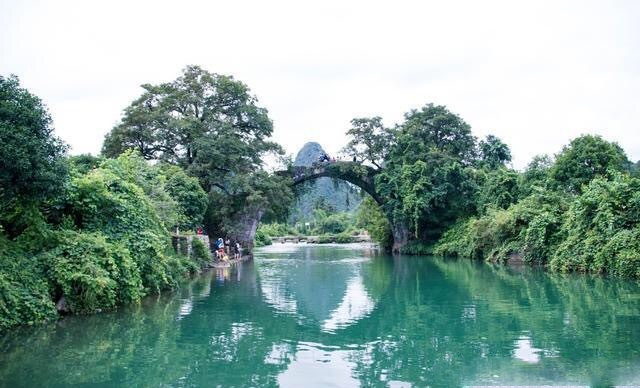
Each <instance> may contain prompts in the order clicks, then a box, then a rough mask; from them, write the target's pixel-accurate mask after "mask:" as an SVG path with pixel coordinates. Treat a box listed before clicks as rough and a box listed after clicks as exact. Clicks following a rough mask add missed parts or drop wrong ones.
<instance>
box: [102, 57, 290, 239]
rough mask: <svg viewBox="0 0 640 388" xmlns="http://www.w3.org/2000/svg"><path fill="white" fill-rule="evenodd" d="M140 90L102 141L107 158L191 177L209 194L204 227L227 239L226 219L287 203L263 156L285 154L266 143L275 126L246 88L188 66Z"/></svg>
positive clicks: (286, 190)
mask: <svg viewBox="0 0 640 388" xmlns="http://www.w3.org/2000/svg"><path fill="white" fill-rule="evenodd" d="M142 87H143V89H144V90H145V91H144V93H143V94H142V96H140V97H139V98H138V99H136V100H135V101H133V102H132V103H131V105H130V106H129V107H127V108H126V109H125V111H124V115H123V117H122V120H121V122H120V123H119V124H118V125H116V126H115V127H114V128H113V129H112V130H111V132H110V133H109V134H107V136H106V138H105V142H104V146H103V153H104V154H105V155H107V156H116V155H117V154H120V153H121V152H123V151H124V150H126V149H129V148H134V149H137V150H138V151H139V152H140V154H141V155H142V156H143V157H144V158H146V159H149V160H160V161H164V162H167V163H170V164H175V165H178V166H181V167H182V168H184V169H186V170H187V172H189V173H190V174H191V175H193V176H196V177H197V178H198V179H199V181H200V184H201V185H202V187H203V188H204V190H205V191H206V192H208V193H209V209H208V211H207V218H208V219H207V220H204V223H205V225H207V226H208V229H209V232H210V233H217V232H227V233H228V232H230V225H232V223H233V222H232V221H231V222H229V221H228V220H233V219H235V218H237V217H238V216H239V215H241V213H243V212H244V211H245V210H246V209H247V208H250V207H256V208H257V207H264V206H266V207H269V206H271V205H273V204H276V203H278V204H279V203H282V200H283V199H287V198H290V193H289V191H290V189H289V187H288V186H289V185H288V184H286V182H284V183H283V182H281V178H277V177H274V176H272V175H269V174H265V173H264V172H263V157H264V156H265V155H267V154H282V153H283V151H282V149H281V147H280V146H279V145H278V144H276V143H274V142H271V141H269V140H268V139H269V137H270V136H271V134H272V131H273V124H272V122H271V120H270V119H269V117H268V115H267V110H266V109H265V108H262V107H260V106H258V101H257V99H256V97H254V96H253V95H251V94H250V91H249V88H248V87H247V86H246V85H245V84H243V83H242V82H240V81H237V80H235V79H234V78H233V77H231V76H226V75H219V74H215V73H210V72H208V71H206V70H204V69H202V68H200V67H198V66H188V67H187V68H185V69H184V71H183V73H182V75H181V76H179V77H178V78H177V79H176V80H174V81H172V82H167V83H163V84H159V85H148V84H146V85H143V86H142ZM265 188H268V189H265ZM273 189H276V191H278V193H276V192H274V191H273ZM253 210H255V209H253Z"/></svg>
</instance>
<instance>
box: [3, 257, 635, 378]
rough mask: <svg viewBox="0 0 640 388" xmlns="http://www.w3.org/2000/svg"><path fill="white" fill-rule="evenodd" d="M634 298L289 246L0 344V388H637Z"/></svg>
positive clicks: (611, 282)
mask: <svg viewBox="0 0 640 388" xmlns="http://www.w3.org/2000/svg"><path fill="white" fill-rule="evenodd" d="M639 340H640V287H639V285H638V283H637V282H634V281H624V280H615V279H606V278H602V277H598V276H585V275H559V274H549V273H546V272H544V271H542V270H539V269H535V268H528V267H497V266H492V265H488V264H484V263H477V262H472V261H468V260H445V259H439V258H433V257H396V258H392V257H389V256H384V255H381V254H379V253H378V252H377V251H376V250H375V249H374V248H373V247H372V246H370V245H365V244H361V245H331V246H306V245H303V244H301V245H294V244H291V245H289V244H284V245H279V244H278V245H275V246H271V247H266V248H262V249H259V250H258V251H257V252H256V255H255V259H254V260H253V261H249V262H245V263H241V264H240V265H238V266H235V267H233V268H231V269H224V270H220V269H219V270H216V271H211V272H206V273H204V274H202V275H200V276H198V277H196V278H194V279H192V280H191V281H189V282H187V283H186V284H185V285H184V287H182V288H181V289H180V290H179V291H177V292H174V293H168V294H165V295H162V296H159V297H152V298H147V299H145V301H144V303H142V304H141V305H139V306H129V307H126V308H122V309H120V310H118V311H115V312H107V313H102V314H97V315H93V316H76V317H68V318H65V319H62V320H60V321H58V322H53V323H49V324H45V325H42V326H38V327H25V328H19V329H17V330H14V331H12V332H10V333H8V334H6V335H4V336H3V337H1V338H0V351H1V352H0V386H5V387H58V386H60V387H61V386H91V387H111V386H127V387H197V386H202V387H213V386H225V387H226V386H238V387H246V386H255V387H264V386H278V385H279V386H283V387H312V386H321V387H330V386H335V387H352V386H383V387H384V386H388V387H404V386H419V387H423V386H436V387H442V386H446V387H451V386H474V385H590V386H615V385H634V384H635V385H640V346H639V345H638V342H639Z"/></svg>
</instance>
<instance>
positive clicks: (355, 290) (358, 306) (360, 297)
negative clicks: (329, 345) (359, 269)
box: [322, 275, 375, 331]
mask: <svg viewBox="0 0 640 388" xmlns="http://www.w3.org/2000/svg"><path fill="white" fill-rule="evenodd" d="M374 307H375V302H374V301H373V300H372V299H371V298H370V297H369V294H368V293H367V291H366V290H365V289H364V284H363V283H362V276H360V275H358V276H356V277H354V278H351V280H349V283H348V285H347V291H346V292H345V294H344V297H343V299H342V302H341V303H340V305H339V306H338V308H336V309H335V310H333V312H332V313H331V316H330V317H329V319H327V320H326V321H324V323H323V324H322V329H323V330H326V331H332V330H335V329H338V328H343V327H346V326H348V325H349V324H350V323H353V322H356V321H358V320H359V319H361V318H363V317H365V316H366V315H368V314H369V313H370V312H371V311H373V308H374Z"/></svg>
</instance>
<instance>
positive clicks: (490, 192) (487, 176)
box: [476, 167, 520, 214]
mask: <svg viewBox="0 0 640 388" xmlns="http://www.w3.org/2000/svg"><path fill="white" fill-rule="evenodd" d="M476 177H477V178H476V180H478V181H479V182H478V192H477V200H476V206H477V209H478V213H480V214H484V213H485V212H486V211H487V209H488V208H498V209H506V208H508V207H509V205H511V204H513V203H515V202H516V201H517V200H518V194H519V191H520V188H519V180H520V175H519V174H518V173H517V172H516V171H513V170H509V169H507V168H504V167H502V168H497V169H495V170H490V171H486V170H480V171H478V173H477V175H476Z"/></svg>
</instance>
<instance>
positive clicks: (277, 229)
mask: <svg viewBox="0 0 640 388" xmlns="http://www.w3.org/2000/svg"><path fill="white" fill-rule="evenodd" d="M258 231H261V232H262V233H264V234H266V235H267V236H270V237H282V236H295V235H299V234H301V233H300V232H299V231H298V230H296V228H294V227H293V226H291V225H288V224H285V223H280V222H272V223H270V224H260V225H259V226H258Z"/></svg>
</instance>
